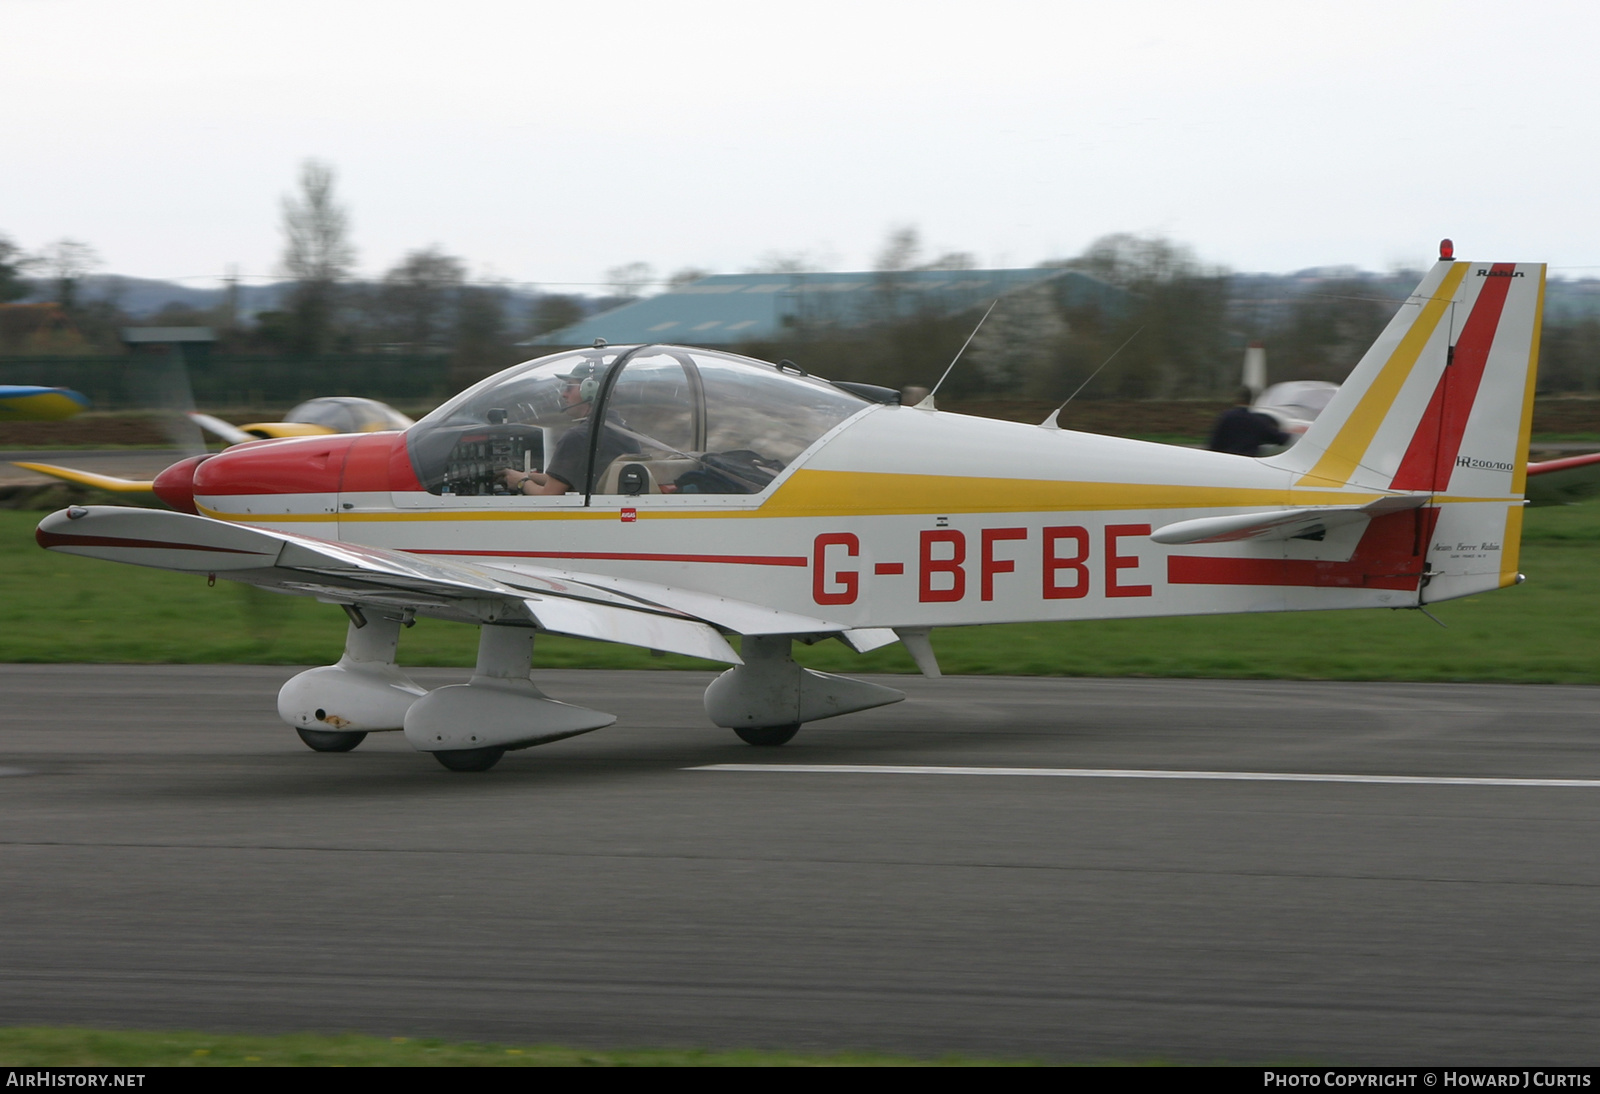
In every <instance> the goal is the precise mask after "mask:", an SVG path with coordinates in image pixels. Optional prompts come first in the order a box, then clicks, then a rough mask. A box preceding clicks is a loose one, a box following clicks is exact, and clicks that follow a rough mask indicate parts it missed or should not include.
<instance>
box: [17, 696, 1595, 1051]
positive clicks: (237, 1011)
mask: <svg viewBox="0 0 1600 1094" xmlns="http://www.w3.org/2000/svg"><path fill="white" fill-rule="evenodd" d="M294 671H295V670H293V669H289V668H277V667H235V666H210V667H193V666H145V667H133V666H54V665H51V666H30V665H6V666H0V686H3V688H4V691H5V713H4V715H3V716H0V719H3V720H0V727H3V729H0V775H7V776H10V777H0V878H3V880H4V884H3V886H0V985H3V988H0V1024H5V1025H17V1024H37V1023H48V1024H74V1025H89V1026H127V1027H139V1028H189V1029H195V1028H198V1029H207V1030H218V1031H223V1030H236V1031H260V1032H278V1031H288V1030H320V1031H341V1030H360V1031H366V1032H371V1033H376V1034H381V1035H388V1036H401V1035H404V1036H426V1035H439V1036H447V1037H451V1038H460V1039H478V1040H494V1041H501V1042H512V1043H524V1044H526V1043H541V1042H561V1043H569V1044H587V1045H595V1046H609V1047H625V1046H652V1045H662V1046H672V1045H677V1046H706V1047H739V1046H754V1047H773V1048H789V1049H795V1050H802V1051H831V1050H839V1049H846V1048H862V1049H877V1050H885V1051H891V1052H903V1053H908V1054H913V1055H919V1056H938V1055H941V1054H943V1053H948V1052H957V1053H962V1054H968V1055H977V1056H985V1057H1034V1058H1045V1059H1052V1060H1078V1061H1094V1060H1108V1059H1117V1060H1149V1059H1165V1060H1171V1061H1233V1062H1240V1063H1264V1062H1290V1061H1304V1062H1328V1063H1394V1064H1468V1063H1499V1064H1545V1065H1549V1064H1561V1063H1567V1064H1583V1063H1588V1064H1592V1063H1593V1062H1594V1061H1595V1058H1596V1054H1597V1049H1596V1045H1597V1043H1600V1040H1597V1036H1596V1034H1597V1033H1600V930H1597V929H1596V926H1597V918H1600V916H1597V911H1600V900H1597V898H1600V733H1597V730H1600V702H1597V700H1600V690H1596V689H1593V688H1581V687H1516V686H1497V685H1401V684H1310V683H1287V682H1258V681H1237V682H1233V681H1174V680H1056V679H1000V678H959V679H948V680H942V681H928V680H921V679H905V678H895V679H894V680H890V681H888V682H889V683H891V684H893V685H894V686H899V687H901V688H903V689H904V690H906V691H907V692H908V693H909V695H910V699H909V701H907V702H905V703H902V704H898V705H896V706H893V707H887V708H883V709H881V710H878V711H872V712H867V713H865V714H859V715H852V716H848V717H845V718H840V719H837V720H835V721H832V722H821V723H814V724H813V725H810V726H808V727H806V728H805V729H804V730H803V731H802V732H801V734H800V736H799V737H797V738H796V739H795V741H794V742H793V743H792V744H790V745H788V746H786V747H784V748H782V749H755V748H750V747H748V746H745V745H742V744H740V743H739V742H738V741H737V740H736V739H735V738H734V737H733V735H732V734H731V733H730V732H728V731H726V730H720V729H717V728H715V727H713V726H711V725H709V724H708V723H707V722H706V721H705V718H704V715H703V713H702V712H701V710H700V700H699V693H700V691H701V689H702V688H703V687H704V685H705V683H706V680H707V679H708V677H707V676H705V675H702V674H687V673H670V672H659V673H638V672H635V673H619V672H576V671H565V672H548V673H539V674H537V675H538V679H539V681H540V683H541V686H543V687H544V688H545V689H546V690H547V691H548V692H549V693H550V694H551V695H552V696H554V697H556V698H561V699H566V700H569V701H574V702H579V703H584V704H586V705H591V706H596V707H600V708H601V709H605V710H610V711H613V712H615V713H618V714H619V715H621V720H620V721H619V723H618V724H617V725H616V726H614V727H612V728H611V729H608V730H602V731H600V732H598V733H594V734H591V735H588V736H586V737H580V738H575V739H572V740H568V741H562V742H558V743H556V744H552V745H548V746H544V747H542V748H537V749H532V750H528V751H525V752H518V753H512V754H510V755H508V756H507V757H506V759H505V760H503V761H502V762H501V764H500V766H499V767H497V768H496V769H494V770H493V771H491V772H488V773H486V774H480V775H464V774H452V773H449V772H446V771H445V770H444V769H443V768H441V767H439V766H438V765H437V764H435V763H434V762H433V761H432V760H431V759H429V758H428V757H425V756H421V755H419V754H417V753H414V752H412V751H411V750H410V748H408V747H407V746H406V744H405V742H404V740H403V739H401V738H399V736H398V735H395V734H388V735H381V736H379V735H375V736H374V737H371V738H369V739H368V741H367V742H366V743H365V744H364V745H363V746H362V747H361V748H360V749H358V750H357V751H355V752H352V753H348V754H341V755H322V754H316V753H312V752H310V751H309V750H307V749H305V748H304V747H303V746H302V745H301V744H300V743H299V741H298V740H297V739H296V738H295V736H294V734H293V733H292V731H290V730H289V729H287V728H286V727H284V726H283V725H282V724H281V723H279V722H278V720H277V717H276V714H275V711H274V703H273V696H274V692H275V690H276V688H277V687H278V685H279V684H281V682H282V681H283V680H285V679H287V678H288V677H289V676H290V675H291V674H292V673H293V672H294ZM416 675H417V677H418V679H419V680H420V681H421V682H422V683H424V684H428V685H436V684H439V683H445V682H451V681H457V680H460V679H462V678H463V677H464V675H465V674H464V673H463V672H460V671H455V670H434V671H419V672H418V673H417V674H416ZM750 763H760V764H783V765H846V766H848V767H851V768H856V767H859V765H874V766H877V767H880V768H882V767H890V768H905V767H916V768H923V769H928V768H934V769H952V768H967V769H970V768H986V769H1022V770H1028V771H1037V770H1050V771H1056V772H1068V773H1077V774H1076V775H1073V774H1068V775H1066V776H1064V777H1029V776H1026V775H1019V774H998V773H997V774H986V773H980V774H951V773H947V771H946V770H938V771H931V772H930V771H926V770H924V771H920V772H903V771H902V772H896V771H880V772H871V773H864V772H862V771H860V770H846V771H837V770H831V771H829V770H824V771H806V770H797V771H780V770H769V771H746V770H737V769H735V770H728V769H713V770H699V769H701V768H705V767H707V766H708V765H724V764H750ZM1085 771H1093V772H1098V774H1096V775H1093V776H1088V777H1086V776H1084V774H1083V773H1084V772H1085ZM1108 772H1112V773H1115V774H1108ZM1141 772H1144V773H1148V772H1168V773H1171V772H1177V773H1180V774H1182V773H1194V772H1212V773H1221V774H1222V775H1223V776H1226V777H1211V778H1203V779H1197V778H1190V777H1182V778H1174V777H1161V778H1155V777H1147V776H1146V775H1142V774H1139V773H1141ZM1237 774H1275V775H1309V776H1326V775H1348V776H1362V777H1370V776H1420V777H1434V778H1444V779H1449V780H1455V781H1445V782H1393V781H1389V782H1386V781H1320V780H1299V781H1276V780H1267V781H1263V780H1247V779H1240V778H1237V777H1234V776H1235V775H1237ZM1492 779H1521V780H1528V781H1527V782H1524V783H1520V784H1506V783H1494V782H1488V781H1482V780H1492ZM1475 780H1477V781H1475ZM1589 780H1594V781H1595V784H1594V785H1589V784H1588V782H1587V781H1589ZM1574 783H1576V785H1574Z"/></svg>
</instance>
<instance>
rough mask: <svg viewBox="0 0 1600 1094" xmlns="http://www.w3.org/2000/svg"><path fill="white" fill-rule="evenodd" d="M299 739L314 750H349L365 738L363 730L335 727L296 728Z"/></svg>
mask: <svg viewBox="0 0 1600 1094" xmlns="http://www.w3.org/2000/svg"><path fill="white" fill-rule="evenodd" d="M295 732H296V733H298V734H300V739H301V740H302V741H304V742H305V743H306V747H307V748H309V749H311V750H312V751H314V752H349V751H350V750H351V749H352V748H354V747H356V745H358V744H360V743H361V742H362V741H364V740H366V739H367V735H366V733H365V732H360V733H358V732H356V731H354V730H337V729H297V730H295Z"/></svg>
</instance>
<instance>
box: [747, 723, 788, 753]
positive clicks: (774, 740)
mask: <svg viewBox="0 0 1600 1094" xmlns="http://www.w3.org/2000/svg"><path fill="white" fill-rule="evenodd" d="M733 731H734V732H735V733H737V734H738V735H739V740H741V741H743V742H744V743H745V744H747V745H757V746H759V747H762V748H775V747H777V746H778V745H783V744H788V743H789V742H790V741H792V740H794V735H795V734H796V733H799V732H800V723H799V722H795V723H794V724H792V725H787V726H735V727H734V730H733Z"/></svg>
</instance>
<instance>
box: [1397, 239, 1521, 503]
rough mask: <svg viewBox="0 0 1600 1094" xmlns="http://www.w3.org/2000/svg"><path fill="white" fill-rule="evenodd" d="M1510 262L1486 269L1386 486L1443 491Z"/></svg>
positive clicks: (1490, 343) (1479, 376) (1511, 266)
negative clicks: (1447, 360) (1446, 362)
mask: <svg viewBox="0 0 1600 1094" xmlns="http://www.w3.org/2000/svg"><path fill="white" fill-rule="evenodd" d="M1515 269H1516V263H1514V262H1497V263H1495V264H1494V265H1493V266H1491V267H1490V268H1489V274H1490V276H1488V277H1485V278H1484V279H1483V280H1484V285H1483V288H1482V289H1480V290H1479V292H1478V299H1477V300H1476V301H1475V302H1474V303H1473V306H1472V314H1471V315H1468V316H1467V323H1466V326H1465V327H1463V328H1462V330H1461V337H1460V338H1458V339H1457V340H1456V344H1455V351H1454V354H1453V355H1452V357H1451V361H1450V364H1449V366H1448V367H1447V368H1445V370H1444V371H1443V372H1442V373H1440V374H1439V382H1438V384H1437V385H1435V387H1434V389H1433V397H1432V398H1431V399H1429V400H1428V409H1427V410H1426V411H1424V412H1423V414H1422V421H1420V422H1419V423H1417V431H1416V433H1415V434H1413V435H1412V437H1411V444H1410V446H1409V447H1408V448H1407V449H1406V454H1405V457H1404V458H1403V459H1401V461H1400V469H1399V470H1398V471H1396V472H1395V475H1394V481H1393V482H1391V483H1390V484H1389V488H1390V489H1391V490H1443V489H1445V488H1446V486H1448V484H1449V482H1450V472H1451V471H1452V470H1453V469H1454V467H1455V462H1456V456H1458V455H1460V453H1461V436H1462V434H1463V433H1465V432H1466V430H1467V418H1468V416H1470V415H1471V413H1472V404H1473V403H1474V402H1476V401H1477V398H1478V386H1479V384H1481V383H1482V381H1483V368H1484V365H1485V364H1486V363H1487V362H1488V360H1489V350H1490V348H1491V347H1492V346H1493V345H1494V333H1495V331H1496V330H1497V329H1498V328H1499V326H1500V314H1501V313H1502V312H1503V311H1504V310H1505V304H1506V294H1507V293H1508V292H1510V290H1511V278H1510V277H1509V276H1508V275H1509V274H1511V273H1512V272H1513V271H1514V270H1515Z"/></svg>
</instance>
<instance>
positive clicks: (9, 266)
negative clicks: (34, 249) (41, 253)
mask: <svg viewBox="0 0 1600 1094" xmlns="http://www.w3.org/2000/svg"><path fill="white" fill-rule="evenodd" d="M34 261H35V260H34V259H32V258H29V257H28V256H27V255H25V254H23V253H22V248H21V247H18V246H17V245H16V244H15V243H13V242H12V241H11V237H10V236H4V235H0V304H5V303H8V302H10V301H12V300H21V299H22V298H23V297H25V296H27V295H28V293H29V292H31V291H32V289H33V287H32V286H31V285H29V284H28V282H27V279H26V278H25V277H24V276H23V274H24V273H26V272H27V270H28V268H29V267H30V266H32V265H33V264H34Z"/></svg>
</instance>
